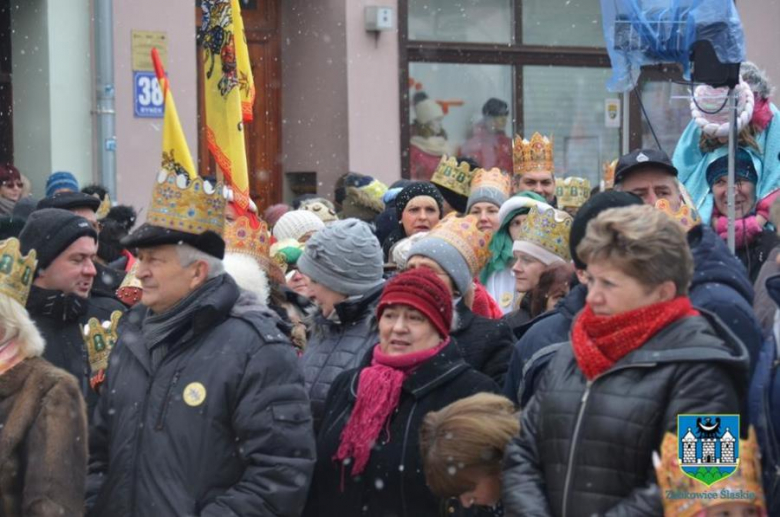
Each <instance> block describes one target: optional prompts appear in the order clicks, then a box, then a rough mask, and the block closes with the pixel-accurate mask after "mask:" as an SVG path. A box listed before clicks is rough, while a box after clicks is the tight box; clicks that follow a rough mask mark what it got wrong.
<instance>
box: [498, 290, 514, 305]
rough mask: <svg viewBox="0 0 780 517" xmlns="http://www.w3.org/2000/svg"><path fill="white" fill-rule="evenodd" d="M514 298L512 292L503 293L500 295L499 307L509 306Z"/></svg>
mask: <svg viewBox="0 0 780 517" xmlns="http://www.w3.org/2000/svg"><path fill="white" fill-rule="evenodd" d="M513 298H514V296H513V293H504V294H502V295H501V307H509V306H510V305H511V304H512V299H513Z"/></svg>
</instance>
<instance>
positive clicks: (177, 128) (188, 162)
mask: <svg viewBox="0 0 780 517" xmlns="http://www.w3.org/2000/svg"><path fill="white" fill-rule="evenodd" d="M152 63H154V73H155V74H156V75H157V82H159V83H160V89H161V90H162V92H163V99H164V102H165V117H164V118H163V143H162V168H163V169H165V170H168V171H171V172H175V173H176V174H187V176H189V177H190V178H192V179H195V178H196V177H197V176H198V172H197V170H196V169H195V163H194V162H193V161H192V155H191V154H190V148H189V146H188V145H187V139H186V138H185V137H184V130H183V129H182V127H181V121H180V120H179V114H178V112H177V111H176V104H175V103H174V102H173V93H172V92H171V89H170V87H169V85H168V78H167V77H166V76H165V70H164V69H163V65H162V61H161V60H160V54H159V53H158V52H157V49H156V48H153V49H152Z"/></svg>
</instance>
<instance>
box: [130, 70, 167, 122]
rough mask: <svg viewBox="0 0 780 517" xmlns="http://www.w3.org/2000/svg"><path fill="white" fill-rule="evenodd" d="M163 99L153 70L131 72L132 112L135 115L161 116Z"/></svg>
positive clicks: (146, 116)
mask: <svg viewBox="0 0 780 517" xmlns="http://www.w3.org/2000/svg"><path fill="white" fill-rule="evenodd" d="M164 105H165V99H164V98H163V93H162V90H161V89H160V83H158V82H157V76H155V75H154V72H139V71H134V72H133V112H134V113H135V116H136V117H141V118H162V117H163V114H164V113H165V108H164Z"/></svg>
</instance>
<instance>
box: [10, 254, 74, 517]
mask: <svg viewBox="0 0 780 517" xmlns="http://www.w3.org/2000/svg"><path fill="white" fill-rule="evenodd" d="M35 264H36V261H35V253H34V252H31V253H30V254H29V255H27V256H26V257H22V255H21V254H20V252H19V241H18V240H16V239H9V240H6V241H2V242H0V515H3V516H4V517H17V516H18V517H21V516H22V515H25V516H50V515H68V516H71V515H83V513H84V510H83V507H84V485H85V480H86V474H87V414H86V408H85V406H84V399H83V397H82V396H81V392H80V390H79V387H78V384H77V382H76V379H75V378H73V377H72V376H71V375H70V374H68V373H67V372H65V371H63V370H60V369H58V368H55V367H54V366H52V365H51V364H49V363H48V362H46V361H45V360H44V359H42V358H41V355H42V353H43V348H44V346H45V344H44V341H43V338H42V337H41V335H40V334H39V333H38V330H37V329H36V328H35V325H34V324H33V322H32V321H31V320H30V317H29V315H28V314H27V310H26V309H25V308H24V304H25V301H26V299H27V295H28V294H29V292H30V284H31V283H32V272H33V271H34V270H35Z"/></svg>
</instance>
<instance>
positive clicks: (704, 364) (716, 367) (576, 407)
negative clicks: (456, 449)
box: [502, 316, 748, 517]
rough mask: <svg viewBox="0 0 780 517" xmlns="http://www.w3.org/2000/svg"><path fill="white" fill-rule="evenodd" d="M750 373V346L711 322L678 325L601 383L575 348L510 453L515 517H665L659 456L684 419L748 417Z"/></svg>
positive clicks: (510, 501) (554, 367) (508, 491)
mask: <svg viewBox="0 0 780 517" xmlns="http://www.w3.org/2000/svg"><path fill="white" fill-rule="evenodd" d="M724 340H725V341H724ZM747 372H748V354H747V351H746V350H745V347H744V345H743V344H742V343H741V342H740V341H739V340H738V339H736V337H735V336H734V335H733V334H731V332H730V331H729V330H728V329H727V328H726V327H725V326H723V325H722V324H721V323H720V322H719V321H718V320H717V318H714V317H710V316H706V317H704V316H695V317H691V318H685V319H682V320H678V321H676V322H674V323H672V324H671V325H669V326H668V327H666V328H665V329H663V330H661V331H660V332H659V333H658V334H656V335H655V336H654V337H652V338H651V339H650V340H649V341H648V342H647V343H645V344H644V345H643V346H642V347H640V348H639V349H637V350H634V351H633V352H631V353H629V354H628V355H626V356H625V357H623V358H622V359H621V360H619V361H618V362H617V364H615V365H614V366H613V367H612V368H611V369H610V370H609V371H607V372H605V373H603V374H602V375H600V376H599V377H597V378H596V379H595V380H593V381H587V382H586V378H585V377H584V375H583V374H582V372H581V370H580V369H579V367H578V366H577V362H576V360H575V358H574V354H573V352H572V348H571V346H570V345H569V344H568V343H567V344H566V345H564V346H562V347H561V348H560V349H559V350H558V352H557V353H556V355H555V358H554V359H553V360H552V362H551V363H550V365H549V366H548V368H547V371H546V373H545V376H544V379H543V380H542V382H541V385H540V387H539V390H538V391H537V392H536V394H535V396H534V397H533V398H532V399H531V401H530V402H529V404H528V407H527V408H526V410H525V411H524V413H523V416H522V423H521V431H520V436H519V437H518V438H516V439H515V440H513V441H512V442H511V443H510V444H509V447H508V448H507V454H506V457H505V464H504V474H503V487H502V489H503V501H504V505H505V507H506V510H507V515H513V516H514V515H518V516H519V515H522V516H527V517H533V516H549V515H554V516H565V517H572V516H587V517H590V516H592V515H606V516H639V515H647V516H650V515H663V509H662V507H661V494H660V492H659V489H658V486H657V484H656V481H655V476H654V474H653V473H652V471H653V466H652V461H651V458H652V453H653V451H654V450H658V449H659V447H660V444H661V441H662V439H663V436H664V433H665V432H667V431H669V432H673V433H674V432H676V429H677V415H679V414H682V413H705V414H713V413H738V412H739V411H740V401H741V400H744V396H745V393H746V389H747Z"/></svg>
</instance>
